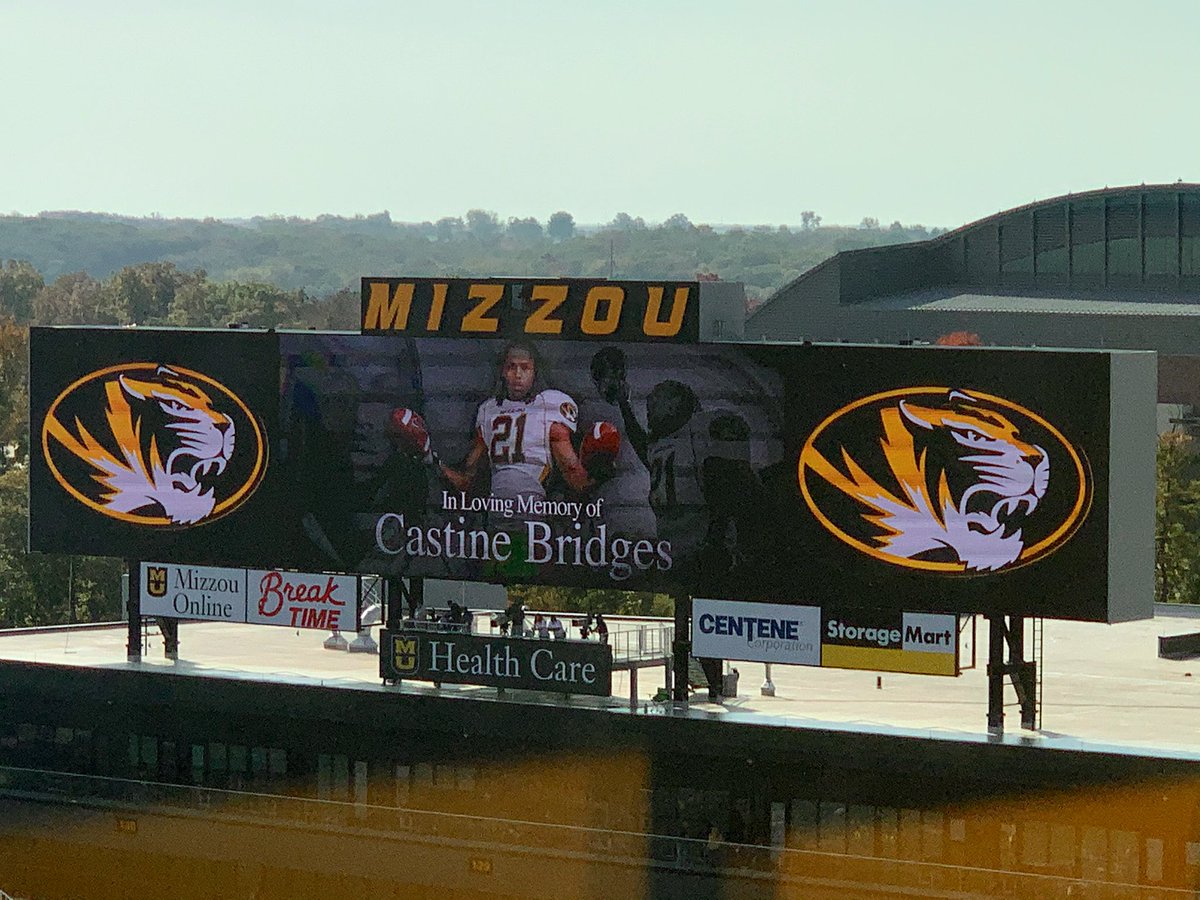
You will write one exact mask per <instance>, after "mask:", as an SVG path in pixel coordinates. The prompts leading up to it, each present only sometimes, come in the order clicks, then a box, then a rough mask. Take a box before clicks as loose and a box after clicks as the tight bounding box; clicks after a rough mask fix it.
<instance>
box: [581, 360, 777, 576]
mask: <svg viewBox="0 0 1200 900" xmlns="http://www.w3.org/2000/svg"><path fill="white" fill-rule="evenodd" d="M609 374H610V375H611V376H612V377H610V379H609V380H608V381H606V382H605V383H604V384H605V387H606V388H607V390H608V392H609V393H608V395H609V396H611V397H613V398H614V399H615V400H616V402H617V404H618V406H619V408H620V410H621V414H622V419H623V422H624V425H625V434H626V435H627V436H628V438H629V442H630V444H631V445H632V446H633V448H634V450H635V451H636V452H637V454H638V456H639V457H640V458H641V460H642V462H643V463H644V464H645V466H646V468H647V469H648V470H649V472H650V492H649V501H650V507H651V508H652V509H653V510H654V514H655V517H656V519H657V523H658V536H659V537H660V538H666V539H668V540H670V541H671V547H672V551H673V552H674V553H675V558H676V560H677V562H678V564H679V565H680V567H681V571H680V576H681V577H682V578H684V579H688V578H694V577H696V576H697V575H699V574H703V575H705V576H706V577H710V578H712V577H718V578H719V577H722V576H724V575H727V574H728V573H729V572H730V571H731V570H732V569H734V567H736V566H737V565H738V563H739V562H741V560H742V556H743V550H742V549H741V548H742V546H743V545H745V546H753V545H754V544H755V541H756V540H757V539H758V538H757V536H756V537H755V538H753V539H752V538H751V534H752V533H754V532H757V531H758V530H759V528H760V527H761V526H760V524H759V516H758V510H759V509H760V503H759V501H760V499H761V495H762V484H761V482H760V481H759V478H758V475H757V474H756V473H755V471H754V469H753V467H752V465H751V454H750V438H751V434H750V427H749V425H747V423H746V420H745V419H744V418H743V417H742V416H741V415H739V414H737V413H735V412H731V411H729V410H714V411H706V410H704V409H703V408H702V406H701V403H700V399H699V397H697V396H696V393H695V391H693V390H692V389H691V388H690V387H688V386H687V385H686V384H684V383H683V382H680V381H676V380H673V379H668V380H664V381H661V382H659V383H658V384H657V385H655V387H654V388H653V389H652V390H651V391H650V394H649V395H648V396H647V398H646V427H645V428H643V427H642V425H641V423H640V422H639V421H638V418H637V415H636V414H635V412H634V410H633V407H632V405H631V404H630V403H629V400H628V397H629V388H628V384H627V383H626V382H625V380H624V378H617V377H615V374H614V373H611V372H610V373H609Z"/></svg>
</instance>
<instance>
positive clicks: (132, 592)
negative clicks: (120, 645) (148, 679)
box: [125, 559, 142, 662]
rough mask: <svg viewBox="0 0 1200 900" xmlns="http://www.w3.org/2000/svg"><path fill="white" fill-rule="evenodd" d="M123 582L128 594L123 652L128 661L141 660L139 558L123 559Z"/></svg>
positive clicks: (140, 570) (140, 571)
mask: <svg viewBox="0 0 1200 900" xmlns="http://www.w3.org/2000/svg"><path fill="white" fill-rule="evenodd" d="M125 583H126V584H127V585H129V596H127V597H126V598H125V619H126V622H127V623H128V625H127V630H126V635H125V654H126V658H127V659H128V660H129V661H130V662H141V661H142V564H141V561H140V560H136V559H127V560H125Z"/></svg>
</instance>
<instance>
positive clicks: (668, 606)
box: [508, 585, 675, 617]
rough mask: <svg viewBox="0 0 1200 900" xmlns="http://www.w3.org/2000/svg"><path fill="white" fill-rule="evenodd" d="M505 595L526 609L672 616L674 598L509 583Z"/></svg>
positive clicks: (642, 593)
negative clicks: (518, 601) (519, 602)
mask: <svg viewBox="0 0 1200 900" xmlns="http://www.w3.org/2000/svg"><path fill="white" fill-rule="evenodd" d="M508 596H509V597H510V598H513V599H517V600H520V601H521V602H522V603H524V604H525V606H526V607H527V608H529V609H541V610H547V611H555V612H579V613H604V614H605V615H609V614H612V615H621V616H663V617H670V616H673V615H674V614H675V613H674V610H675V602H674V601H673V600H672V599H671V597H670V596H669V595H667V594H651V593H648V592H636V591H618V590H610V589H607V588H566V587H547V586H544V585H512V586H510V587H509V588H508Z"/></svg>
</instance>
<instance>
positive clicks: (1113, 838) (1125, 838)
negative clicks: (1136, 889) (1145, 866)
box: [1108, 829, 1140, 883]
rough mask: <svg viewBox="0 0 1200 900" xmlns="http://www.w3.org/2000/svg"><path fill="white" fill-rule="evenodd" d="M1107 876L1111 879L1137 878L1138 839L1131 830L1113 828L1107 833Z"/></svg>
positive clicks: (1126, 879)
mask: <svg viewBox="0 0 1200 900" xmlns="http://www.w3.org/2000/svg"><path fill="white" fill-rule="evenodd" d="M1108 852H1109V870H1108V873H1109V877H1111V878H1112V880H1113V881H1127V882H1131V883H1132V882H1136V881H1137V880H1138V868H1139V865H1138V864H1139V862H1140V860H1139V859H1138V839H1137V835H1136V834H1135V833H1134V832H1132V831H1117V830H1115V829H1114V830H1113V831H1112V832H1110V833H1109V840H1108Z"/></svg>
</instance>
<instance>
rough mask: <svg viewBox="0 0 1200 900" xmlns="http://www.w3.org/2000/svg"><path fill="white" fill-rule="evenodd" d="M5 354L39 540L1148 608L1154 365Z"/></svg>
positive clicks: (971, 605) (358, 342)
mask: <svg viewBox="0 0 1200 900" xmlns="http://www.w3.org/2000/svg"><path fill="white" fill-rule="evenodd" d="M31 359H32V368H31V373H32V374H31V378H32V382H31V386H30V393H31V421H32V423H33V429H34V445H35V452H34V453H33V454H32V460H31V473H30V484H31V497H30V505H31V521H30V544H31V547H32V548H33V549H34V550H40V551H49V552H70V553H89V554H96V555H110V556H121V557H125V558H134V559H165V560H171V561H180V560H188V561H195V562H203V563H211V564H214V565H236V566H244V567H247V568H254V567H258V566H262V565H263V564H264V563H266V562H270V563H272V564H277V565H283V566H286V567H287V568H291V569H298V570H309V571H320V570H327V571H337V572H347V573H378V574H385V575H395V576H403V577H409V576H412V577H427V578H442V579H452V580H460V581H482V582H492V583H496V584H509V583H541V584H553V585H561V586H568V587H569V586H577V587H592V588H618V589H624V590H642V591H664V592H672V593H682V594H690V595H699V596H703V597H709V598H715V599H720V600H754V601H764V602H774V603H796V604H799V605H807V606H821V607H828V608H834V607H837V608H844V607H846V606H848V605H849V606H851V607H853V606H854V604H855V603H856V602H859V601H858V600H857V598H861V603H862V605H863V606H873V605H878V603H879V602H880V598H886V600H887V602H888V603H889V604H894V608H895V609H897V610H908V611H920V610H936V611H943V612H988V613H998V614H999V613H1004V614H1022V615H1038V616H1044V617H1052V618H1053V617H1059V618H1074V619H1084V620H1095V621H1123V620H1126V619H1131V618H1139V617H1143V616H1147V615H1149V614H1150V611H1151V610H1152V598H1153V591H1152V586H1153V524H1154V506H1153V501H1154V493H1153V488H1154V357H1153V354H1141V353H1102V352H1095V353H1091V352H1070V351H1068V352H1052V351H1032V350H991V349H987V350H983V349H957V348H901V347H880V346H843V345H829V346H812V345H805V346H797V345H792V346H784V345H761V346H760V345H734V344H711V345H705V344H686V343H662V344H651V343H646V342H609V341H607V340H597V341H576V340H565V339H563V340H551V341H532V340H528V339H526V338H521V339H518V340H511V339H508V338H412V337H408V336H405V335H388V334H377V335H348V334H322V333H317V332H298V333H281V334H244V333H240V332H223V331H209V332H175V331H154V330H151V329H136V330H133V329H124V330H97V329H89V330H82V329H40V328H39V329H34V330H33V332H32V337H31ZM1118 376H1119V377H1118ZM1143 407H1144V408H1143ZM1147 411H1148V412H1147ZM1114 473H1120V477H1119V478H1113V477H1112V476H1113V474H1114ZM256 599H257V598H256Z"/></svg>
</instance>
